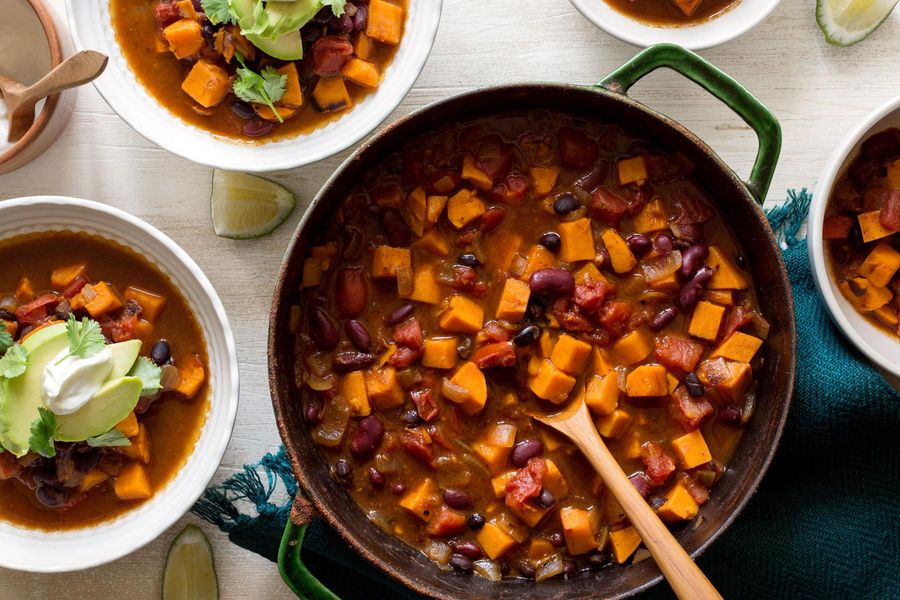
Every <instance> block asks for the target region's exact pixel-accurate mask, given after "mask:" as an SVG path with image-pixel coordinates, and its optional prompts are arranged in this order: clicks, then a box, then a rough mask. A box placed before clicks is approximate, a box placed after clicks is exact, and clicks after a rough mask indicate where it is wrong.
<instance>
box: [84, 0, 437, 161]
mask: <svg viewBox="0 0 900 600" xmlns="http://www.w3.org/2000/svg"><path fill="white" fill-rule="evenodd" d="M442 1H443V0H413V1H412V2H410V3H409V5H410V6H409V14H408V15H407V17H406V29H405V31H404V34H403V40H402V41H401V43H400V47H399V49H398V50H397V54H396V55H395V56H394V60H393V61H392V62H391V64H390V66H389V67H388V68H387V70H386V71H385V73H384V77H383V80H382V82H381V85H380V86H379V87H378V89H377V90H375V92H373V93H371V94H369V95H368V96H367V97H366V98H365V99H364V100H363V101H362V102H360V103H359V104H357V105H356V106H354V107H353V108H352V109H351V110H349V111H347V112H346V114H344V115H342V116H340V117H339V118H337V119H336V120H335V121H332V122H331V123H329V124H327V125H325V126H324V127H321V128H319V129H316V130H314V131H311V132H309V133H307V134H304V135H300V136H297V137H294V138H290V139H285V140H280V141H276V142H267V143H251V142H242V141H240V140H234V139H230V138H225V137H221V136H217V135H214V134H212V133H209V132H208V131H204V130H202V129H199V128H197V127H194V126H193V125H188V124H187V123H185V122H184V121H182V120H181V119H179V118H178V117H176V116H175V115H173V114H172V113H171V112H169V110H168V109H166V108H165V107H163V106H162V105H161V104H160V103H159V102H157V101H156V100H155V99H154V98H153V97H152V96H151V95H150V94H149V93H148V92H147V90H146V89H145V88H144V86H143V85H141V84H140V83H139V82H138V80H137V78H136V77H135V76H134V73H132V71H131V68H130V67H129V66H128V63H127V62H126V60H125V56H124V55H123V54H122V49H121V48H120V47H119V44H118V42H116V36H115V32H114V31H113V27H112V22H111V19H110V14H109V0H67V1H66V8H67V11H68V14H69V28H70V29H71V31H72V37H73V39H74V41H75V46H76V47H77V48H78V49H79V50H83V49H86V48H88V49H91V50H98V51H100V52H103V53H104V54H107V55H109V66H108V67H107V68H106V72H104V73H103V75H101V76H100V78H99V79H97V80H96V81H95V82H94V85H95V86H96V87H97V90H98V91H99V92H100V94H101V95H102V96H103V97H104V98H105V99H106V101H107V102H108V103H109V105H110V106H111V107H112V109H113V110H114V111H116V112H117V113H118V114H119V116H120V117H122V119H124V120H125V121H126V122H127V123H128V124H129V125H131V126H132V127H133V128H134V129H135V130H136V131H137V132H138V133H140V134H141V135H143V136H144V137H145V138H147V139H148V140H150V141H152V142H154V143H156V144H158V145H159V146H161V147H162V148H165V149H166V150H168V151H169V152H172V153H173V154H177V155H179V156H182V157H184V158H186V159H188V160H192V161H194V162H196V163H200V164H204V165H209V166H211V167H217V168H219V169H225V170H228V171H252V172H265V171H280V170H284V169H291V168H294V167H300V166H303V165H308V164H310V163H314V162H316V161H318V160H322V159H323V158H327V157H329V156H331V155H333V154H336V153H338V152H340V151H342V150H345V149H347V148H349V147H350V146H352V145H353V144H355V143H356V142H358V141H359V140H361V139H362V138H363V137H365V136H366V135H368V134H369V133H370V132H371V131H372V130H373V129H375V128H376V127H377V126H378V125H379V124H380V123H381V122H382V121H384V120H385V119H386V118H387V116H388V115H390V114H391V112H392V111H393V110H394V109H395V108H397V106H398V105H399V104H400V102H401V101H402V100H403V98H404V97H406V94H407V93H408V92H409V90H410V88H411V87H412V85H413V83H415V81H416V79H417V78H418V76H419V73H420V72H421V71H422V67H424V66H425V61H426V60H427V59H428V55H429V53H430V52H431V47H432V45H433V44H434V38H435V36H436V35H437V30H438V24H439V23H440V20H441V5H442Z"/></svg>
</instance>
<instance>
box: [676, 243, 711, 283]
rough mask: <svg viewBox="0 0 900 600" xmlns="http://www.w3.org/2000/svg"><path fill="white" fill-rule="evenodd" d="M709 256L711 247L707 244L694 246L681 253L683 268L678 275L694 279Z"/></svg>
mask: <svg viewBox="0 0 900 600" xmlns="http://www.w3.org/2000/svg"><path fill="white" fill-rule="evenodd" d="M707 256H709V246H707V245H706V244H694V245H693V246H691V247H689V248H687V249H686V250H684V251H683V252H682V253H681V267H680V268H679V269H678V274H679V275H681V276H682V277H685V278H687V277H692V276H693V275H694V273H696V272H697V269H699V268H700V267H701V266H702V265H703V261H704V260H706V257H707Z"/></svg>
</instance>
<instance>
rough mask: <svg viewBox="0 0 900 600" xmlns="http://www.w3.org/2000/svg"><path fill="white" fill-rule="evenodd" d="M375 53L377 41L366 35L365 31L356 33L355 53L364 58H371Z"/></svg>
mask: <svg viewBox="0 0 900 600" xmlns="http://www.w3.org/2000/svg"><path fill="white" fill-rule="evenodd" d="M374 53H375V41H374V40H372V38H370V37H369V36H367V35H366V32H365V31H360V32H359V33H358V34H356V41H354V42H353V54H355V55H356V57H357V58H359V59H362V60H369V59H370V58H372V55H373V54H374Z"/></svg>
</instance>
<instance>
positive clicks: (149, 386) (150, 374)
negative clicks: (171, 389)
mask: <svg viewBox="0 0 900 600" xmlns="http://www.w3.org/2000/svg"><path fill="white" fill-rule="evenodd" d="M128 376H129V377H137V378H138V379H140V380H141V383H142V384H143V388H142V389H141V396H152V395H153V394H155V393H156V392H158V391H159V390H161V389H162V382H161V379H162V369H160V368H159V367H158V366H156V364H154V363H153V362H151V361H150V360H149V359H148V358H147V357H146V356H140V357H138V359H137V360H136V361H135V363H134V366H133V367H131V372H130V373H128Z"/></svg>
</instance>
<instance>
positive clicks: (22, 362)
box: [0, 344, 28, 379]
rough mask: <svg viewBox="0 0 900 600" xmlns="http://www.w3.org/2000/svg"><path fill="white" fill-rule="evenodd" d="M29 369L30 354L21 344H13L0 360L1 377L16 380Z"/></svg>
mask: <svg viewBox="0 0 900 600" xmlns="http://www.w3.org/2000/svg"><path fill="white" fill-rule="evenodd" d="M26 368H28V352H26V351H25V348H23V347H22V346H20V345H19V344H13V345H12V346H10V347H9V350H7V351H6V354H4V355H3V358H0V377H6V378H7V379H15V378H16V377H18V376H19V375H21V374H22V373H24V372H25V369H26Z"/></svg>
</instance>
